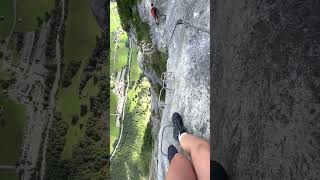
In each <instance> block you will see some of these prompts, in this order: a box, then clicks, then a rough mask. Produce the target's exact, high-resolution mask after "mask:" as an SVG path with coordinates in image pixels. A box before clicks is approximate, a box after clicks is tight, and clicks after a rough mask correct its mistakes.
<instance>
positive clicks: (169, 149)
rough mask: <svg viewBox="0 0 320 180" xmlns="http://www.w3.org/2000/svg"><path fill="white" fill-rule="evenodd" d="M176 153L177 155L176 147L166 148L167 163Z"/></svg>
mask: <svg viewBox="0 0 320 180" xmlns="http://www.w3.org/2000/svg"><path fill="white" fill-rule="evenodd" d="M177 153H178V150H177V148H176V147H174V145H170V146H169V147H168V160H169V163H170V162H171V160H172V159H173V157H174V155H176V154H177Z"/></svg>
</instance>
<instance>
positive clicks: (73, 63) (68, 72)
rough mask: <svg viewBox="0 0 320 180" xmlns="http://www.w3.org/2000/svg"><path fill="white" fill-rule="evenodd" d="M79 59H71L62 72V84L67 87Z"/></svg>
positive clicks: (76, 68)
mask: <svg viewBox="0 0 320 180" xmlns="http://www.w3.org/2000/svg"><path fill="white" fill-rule="evenodd" d="M80 65H81V61H71V62H70V63H69V64H68V67H67V69H66V71H65V72H64V73H63V77H62V86H63V87H68V86H69V85H70V84H71V83H72V78H73V77H74V76H75V75H76V74H77V72H78V70H79V68H80Z"/></svg>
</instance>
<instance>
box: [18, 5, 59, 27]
mask: <svg viewBox="0 0 320 180" xmlns="http://www.w3.org/2000/svg"><path fill="white" fill-rule="evenodd" d="M16 1H17V24H16V31H19V32H28V31H33V30H35V29H36V28H37V26H38V22H37V17H40V18H41V19H44V16H45V12H50V11H51V9H52V8H53V5H54V0H16ZM18 19H22V22H18Z"/></svg>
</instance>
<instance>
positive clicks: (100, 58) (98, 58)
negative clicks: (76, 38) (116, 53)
mask: <svg viewBox="0 0 320 180" xmlns="http://www.w3.org/2000/svg"><path fill="white" fill-rule="evenodd" d="M106 51H107V41H106V35H105V34H104V33H102V35H101V37H99V36H97V37H96V46H95V48H94V50H93V52H92V54H91V57H90V59H89V62H88V64H87V65H86V67H85V68H84V73H83V75H82V77H81V82H80V86H79V94H81V92H82V90H83V88H84V87H85V85H86V83H87V82H88V81H89V79H90V78H92V77H93V76H94V72H96V71H100V70H101V67H102V64H103V62H104V61H105V60H106V57H107V56H106Z"/></svg>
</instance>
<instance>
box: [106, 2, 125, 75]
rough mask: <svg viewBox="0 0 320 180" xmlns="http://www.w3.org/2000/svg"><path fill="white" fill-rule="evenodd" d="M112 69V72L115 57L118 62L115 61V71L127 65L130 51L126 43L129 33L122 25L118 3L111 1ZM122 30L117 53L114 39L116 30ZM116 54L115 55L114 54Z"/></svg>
mask: <svg viewBox="0 0 320 180" xmlns="http://www.w3.org/2000/svg"><path fill="white" fill-rule="evenodd" d="M110 4H111V5H110V22H111V25H110V50H111V53H110V70H111V72H112V70H113V67H114V64H113V58H114V57H115V59H116V63H115V71H116V72H118V71H120V70H121V69H122V68H123V67H125V66H126V65H127V62H128V52H129V49H128V47H126V43H128V35H127V33H125V32H124V31H123V29H122V27H121V23H120V17H119V14H118V10H117V3H115V2H111V3H110ZM117 30H120V31H123V33H122V34H120V41H119V43H118V47H119V48H118V49H117V50H116V52H117V53H116V55H115V54H114V53H115V45H116V44H115V43H114V42H113V39H114V32H115V31H117ZM114 55H115V56H114Z"/></svg>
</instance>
